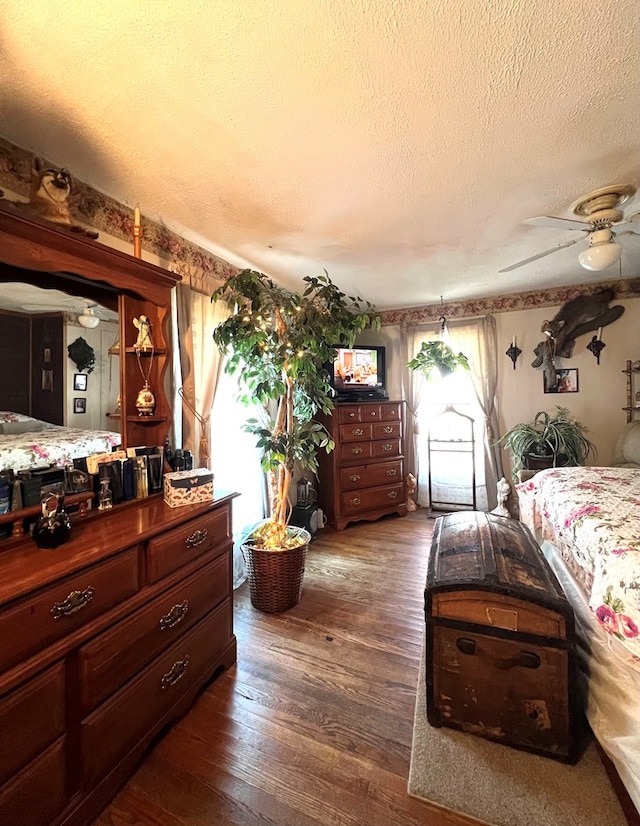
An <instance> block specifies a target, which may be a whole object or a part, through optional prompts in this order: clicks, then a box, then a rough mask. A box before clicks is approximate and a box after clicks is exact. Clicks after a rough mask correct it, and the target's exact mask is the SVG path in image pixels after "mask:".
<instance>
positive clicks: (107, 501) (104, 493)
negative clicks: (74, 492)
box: [98, 479, 113, 511]
mask: <svg viewBox="0 0 640 826" xmlns="http://www.w3.org/2000/svg"><path fill="white" fill-rule="evenodd" d="M112 507H113V495H112V493H111V488H110V487H109V480H108V479H101V480H100V492H99V493H98V510H99V511H107V510H109V509H110V508H112Z"/></svg>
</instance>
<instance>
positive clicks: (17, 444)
mask: <svg viewBox="0 0 640 826" xmlns="http://www.w3.org/2000/svg"><path fill="white" fill-rule="evenodd" d="M121 441H122V440H121V437H120V434H119V433H113V432H111V431H109V430H81V429H80V428H77V427H61V426H59V425H55V424H48V423H47V424H45V425H44V427H43V429H42V430H41V431H39V432H37V433H29V432H27V433H20V434H14V435H9V436H6V435H3V436H0V468H12V469H13V470H16V471H17V470H25V469H27V468H33V467H41V466H43V465H51V464H54V465H57V466H58V467H63V466H64V465H65V464H68V463H69V462H72V461H73V459H79V458H81V457H82V456H88V455H89V454H91V453H105V452H106V453H110V452H111V450H112V448H114V447H117V446H118V445H119V444H120V443H121Z"/></svg>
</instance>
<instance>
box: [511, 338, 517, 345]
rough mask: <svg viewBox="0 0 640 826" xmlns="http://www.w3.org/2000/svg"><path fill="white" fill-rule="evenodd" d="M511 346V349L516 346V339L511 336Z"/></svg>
mask: <svg viewBox="0 0 640 826" xmlns="http://www.w3.org/2000/svg"><path fill="white" fill-rule="evenodd" d="M511 346H512V347H515V346H516V337H515V336H513V338H512V339H511Z"/></svg>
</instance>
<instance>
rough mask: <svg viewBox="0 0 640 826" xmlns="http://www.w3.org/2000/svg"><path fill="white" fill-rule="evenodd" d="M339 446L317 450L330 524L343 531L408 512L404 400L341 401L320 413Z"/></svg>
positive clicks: (323, 501) (322, 496)
mask: <svg viewBox="0 0 640 826" xmlns="http://www.w3.org/2000/svg"><path fill="white" fill-rule="evenodd" d="M320 421H322V423H323V424H324V425H325V427H326V428H327V430H328V431H329V433H330V434H331V437H332V439H333V440H334V441H335V443H336V447H335V450H333V451H332V452H331V453H329V454H327V453H326V452H325V451H324V450H319V451H318V463H319V472H318V479H319V492H318V501H319V503H320V507H321V508H322V509H323V511H324V513H325V515H326V517H327V523H328V524H329V525H331V527H333V528H335V529H336V530H339V531H340V530H342V529H343V528H344V527H345V526H346V525H347V524H348V523H349V522H355V521H358V520H361V519H368V520H373V519H379V518H380V517H381V516H384V515H386V514H389V513H398V514H400V515H401V516H405V515H406V513H407V502H406V493H405V482H404V476H405V471H404V455H403V427H404V402H401V401H383V402H360V403H357V404H339V405H337V406H336V408H335V410H334V411H333V415H331V416H325V417H323V418H320Z"/></svg>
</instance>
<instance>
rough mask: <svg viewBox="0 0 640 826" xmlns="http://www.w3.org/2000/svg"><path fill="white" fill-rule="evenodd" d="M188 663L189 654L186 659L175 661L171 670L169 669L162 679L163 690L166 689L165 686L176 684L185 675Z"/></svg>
mask: <svg viewBox="0 0 640 826" xmlns="http://www.w3.org/2000/svg"><path fill="white" fill-rule="evenodd" d="M188 665H189V655H188V654H187V656H186V657H185V658H184V660H178V662H176V663H174V664H173V665H172V666H171V668H170V669H169V671H167V673H166V674H165V675H164V677H163V678H162V679H161V680H160V686H161V688H162V690H163V691H164V689H165V688H168V687H169V686H170V685H175V684H176V683H177V682H178V680H181V679H182V678H183V677H184V674H185V671H186V670H187V666H188Z"/></svg>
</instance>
